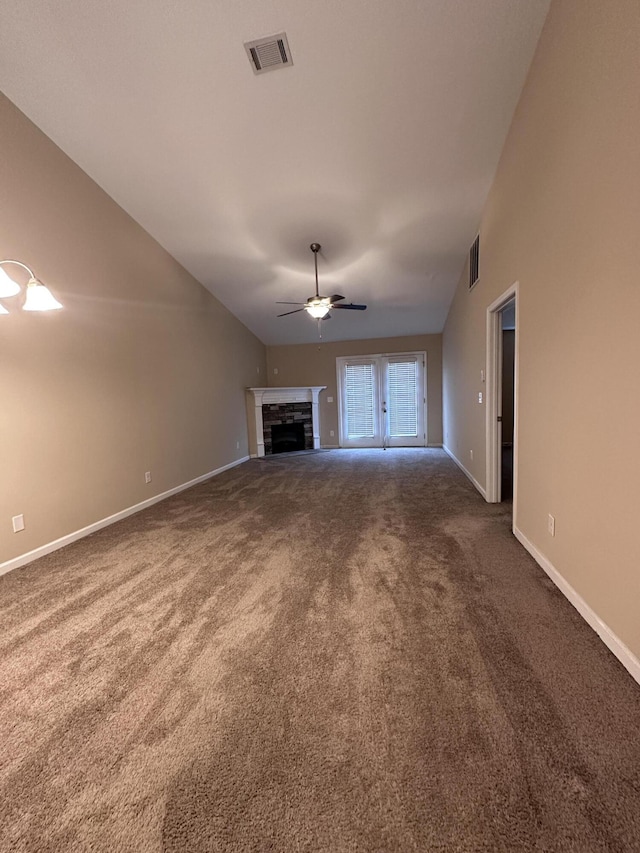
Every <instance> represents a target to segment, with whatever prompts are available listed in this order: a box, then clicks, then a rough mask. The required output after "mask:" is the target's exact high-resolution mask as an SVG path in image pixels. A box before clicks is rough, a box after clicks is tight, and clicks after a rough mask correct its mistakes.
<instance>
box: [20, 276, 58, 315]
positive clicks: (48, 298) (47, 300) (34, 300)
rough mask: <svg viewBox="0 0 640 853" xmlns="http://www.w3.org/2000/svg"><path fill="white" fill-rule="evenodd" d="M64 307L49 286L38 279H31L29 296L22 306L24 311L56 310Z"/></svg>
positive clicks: (28, 288) (28, 285)
mask: <svg viewBox="0 0 640 853" xmlns="http://www.w3.org/2000/svg"><path fill="white" fill-rule="evenodd" d="M58 308H62V305H61V304H60V303H59V302H58V300H57V299H56V298H55V296H54V295H53V294H52V293H51V291H50V290H49V288H48V287H45V286H44V284H41V283H40V282H39V281H37V279H35V278H31V279H29V283H28V284H27V296H26V298H25V300H24V305H23V306H22V310H23V311H55V310H56V309H58Z"/></svg>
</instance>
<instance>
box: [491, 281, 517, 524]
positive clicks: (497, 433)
mask: <svg viewBox="0 0 640 853" xmlns="http://www.w3.org/2000/svg"><path fill="white" fill-rule="evenodd" d="M519 289H520V284H519V282H517V281H515V282H514V283H513V284H512V285H511V287H509V288H508V289H507V290H505V292H504V293H503V294H501V295H500V296H499V297H498V298H497V299H495V300H494V301H493V302H492V303H491V305H489V307H488V308H487V388H486V398H487V410H486V417H487V424H486V434H487V489H486V492H487V501H488V503H499V502H500V498H501V483H500V469H501V456H500V454H501V453H502V447H501V438H500V437H501V433H502V430H501V424H500V423H499V421H498V415H499V414H500V406H501V396H500V395H501V393H502V317H501V311H502V309H503V308H504V307H505V306H506V305H507V303H508V302H511V301H515V310H516V336H515V355H514V366H513V378H514V392H513V524H514V526H515V520H516V502H517V500H518V488H517V485H518V386H519V376H518V373H519V368H518V365H519V349H520V334H519V332H520V330H519V322H520V321H519V310H520V304H519V299H518V293H519Z"/></svg>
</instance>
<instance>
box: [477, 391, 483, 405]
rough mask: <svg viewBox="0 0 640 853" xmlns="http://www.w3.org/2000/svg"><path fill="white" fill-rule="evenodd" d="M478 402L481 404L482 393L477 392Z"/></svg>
mask: <svg viewBox="0 0 640 853" xmlns="http://www.w3.org/2000/svg"><path fill="white" fill-rule="evenodd" d="M478 402H479V403H482V391H478Z"/></svg>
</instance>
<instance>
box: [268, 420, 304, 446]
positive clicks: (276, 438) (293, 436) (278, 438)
mask: <svg viewBox="0 0 640 853" xmlns="http://www.w3.org/2000/svg"><path fill="white" fill-rule="evenodd" d="M305 447H306V444H305V437H304V424H303V423H301V422H300V421H298V423H293V424H273V425H272V427H271V452H272V453H292V452H293V451H295V450H304V449H305Z"/></svg>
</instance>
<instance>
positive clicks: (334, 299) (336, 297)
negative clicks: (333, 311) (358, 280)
mask: <svg viewBox="0 0 640 853" xmlns="http://www.w3.org/2000/svg"><path fill="white" fill-rule="evenodd" d="M341 299H344V296H340V294H339V293H334V294H333V296H330V297H329V302H330V303H331V304H332V305H333V303H334V302H340V300H341Z"/></svg>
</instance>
